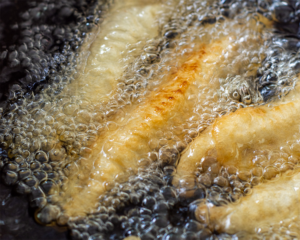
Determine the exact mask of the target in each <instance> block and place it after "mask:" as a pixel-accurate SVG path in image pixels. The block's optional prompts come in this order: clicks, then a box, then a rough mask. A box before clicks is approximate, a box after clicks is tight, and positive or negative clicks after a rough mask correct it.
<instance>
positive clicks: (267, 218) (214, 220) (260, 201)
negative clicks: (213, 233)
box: [195, 169, 300, 238]
mask: <svg viewBox="0 0 300 240" xmlns="http://www.w3.org/2000/svg"><path fill="white" fill-rule="evenodd" d="M299 172H300V171H299V169H298V170H296V171H295V172H287V173H286V174H284V175H283V176H281V177H280V178H278V179H276V180H274V181H269V182H267V183H264V184H260V185H258V186H256V187H254V189H253V193H252V194H251V195H249V196H246V197H244V198H242V199H241V201H240V202H238V203H231V204H229V205H225V206H221V207H216V206H214V205H213V204H210V203H208V204H203V203H202V204H200V205H199V206H198V208H197V210H196V211H195V215H196V218H197V219H198V220H199V221H201V222H205V223H207V224H210V225H212V226H213V228H214V229H215V230H217V231H218V232H220V233H221V232H226V233H229V234H236V233H239V234H242V233H244V234H254V233H256V232H263V231H264V230H268V229H269V228H270V227H271V226H274V225H276V224H277V225H278V224H280V222H281V221H283V220H286V219H290V222H291V223H290V224H292V223H297V224H299V222H300V218H299V216H300V215H299V214H300V208H299V201H300V173H299ZM298 226H299V225H298ZM276 230H279V229H275V230H274V231H276ZM290 231H291V235H293V236H295V237H296V238H299V237H300V229H294V228H293V229H290ZM245 236H248V237H249V235H245Z"/></svg>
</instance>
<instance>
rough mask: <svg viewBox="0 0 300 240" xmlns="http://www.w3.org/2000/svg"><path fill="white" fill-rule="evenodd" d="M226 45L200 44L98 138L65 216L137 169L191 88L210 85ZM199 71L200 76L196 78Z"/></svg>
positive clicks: (177, 113) (93, 201) (70, 195)
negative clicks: (117, 124)
mask: <svg viewBox="0 0 300 240" xmlns="http://www.w3.org/2000/svg"><path fill="white" fill-rule="evenodd" d="M228 45H229V39H228V38H223V39H221V40H217V41H213V43H211V44H209V45H202V46H201V47H200V49H199V50H198V51H196V52H194V53H193V56H191V57H190V58H189V59H188V60H187V61H186V62H185V63H184V64H182V66H181V67H180V68H179V69H178V70H177V71H176V72H175V73H172V74H171V75H170V76H169V77H168V81H167V83H166V84H163V85H162V86H160V87H159V88H158V89H157V90H156V91H153V92H151V93H150V95H149V96H148V97H147V99H146V100H145V102H144V103H143V104H141V105H138V106H135V107H133V109H131V110H130V114H128V116H129V118H128V122H127V124H126V125H125V126H123V127H121V128H120V129H118V130H117V131H115V132H108V133H107V134H106V135H105V136H104V137H103V138H102V139H100V141H99V143H98V145H97V146H95V147H94V149H93V151H94V152H95V155H93V157H92V159H96V160H95V162H90V172H89V176H90V177H89V178H88V179H85V181H81V180H79V181H78V180H77V176H74V178H73V179H71V180H70V183H69V185H68V188H67V192H66V195H65V196H64V201H67V202H65V203H63V208H64V209H65V211H66V213H67V214H68V215H80V214H81V215H83V214H85V213H86V212H88V211H89V210H90V209H91V208H94V207H95V205H96V204H97V198H98V197H99V196H100V195H101V194H103V193H104V191H105V183H106V182H111V181H113V180H114V177H115V176H116V175H118V174H121V173H123V172H124V171H126V170H127V169H129V168H132V169H136V168H137V161H138V160H139V159H140V158H141V157H142V156H143V154H145V153H147V152H149V151H150V150H151V149H150V147H149V141H150V140H151V139H153V138H155V136H156V134H157V132H158V131H159V130H160V129H162V128H163V127H164V126H167V125H168V124H171V123H172V121H178V118H180V113H181V112H182V108H183V107H184V108H186V107H188V106H185V102H186V99H187V98H188V96H189V94H188V93H189V88H190V86H191V85H193V84H198V85H201V84H205V85H208V84H209V81H210V80H211V77H212V76H213V74H214V72H215V71H216V69H217V67H218V64H217V63H218V59H219V58H220V56H221V54H222V51H223V50H224V49H226V47H227V46H228ZM203 60H206V61H203ZM210 60H214V61H210ZM212 63H213V64H212ZM199 72H201V73H202V74H201V75H197V74H196V73H199ZM210 86H211V87H212V88H215V89H217V87H218V83H217V82H214V83H210ZM190 107H191V106H190ZM85 167H87V164H86V163H85Z"/></svg>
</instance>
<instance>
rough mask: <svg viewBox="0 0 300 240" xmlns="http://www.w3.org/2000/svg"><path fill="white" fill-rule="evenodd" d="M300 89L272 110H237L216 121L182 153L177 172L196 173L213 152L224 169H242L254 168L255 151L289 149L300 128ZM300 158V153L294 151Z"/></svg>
mask: <svg viewBox="0 0 300 240" xmlns="http://www.w3.org/2000/svg"><path fill="white" fill-rule="evenodd" d="M299 109H300V94H299V86H298V87H296V89H294V90H293V92H292V93H291V95H290V96H288V97H287V98H286V99H285V100H284V101H282V102H277V103H274V106H273V107H267V106H261V107H251V108H243V109H238V110H237V111H236V112H234V113H230V114H228V115H226V116H224V117H222V118H219V119H217V120H216V121H215V122H214V123H213V124H212V125H211V126H210V127H209V128H208V129H206V130H205V131H204V132H203V133H202V134H201V135H200V136H199V137H198V138H196V139H195V140H194V141H193V143H192V144H191V145H190V146H189V147H188V149H187V150H186V151H185V152H184V153H183V155H182V157H181V159H180V163H179V165H178V168H177V171H178V173H179V174H182V175H184V174H190V173H193V172H194V168H195V164H196V163H198V162H200V161H201V159H202V158H203V157H205V156H207V155H208V154H210V153H211V152H214V154H216V157H217V160H218V161H219V162H220V163H221V164H223V165H233V166H235V167H237V168H239V169H251V168H252V167H253V166H254V163H253V161H252V159H253V158H254V156H255V155H254V152H253V151H254V150H263V149H273V150H275V149H279V148H280V147H281V146H286V144H287V141H289V140H291V139H292V138H293V135H294V134H296V133H299V126H300V122H299V119H300V111H299ZM291 154H295V155H296V156H297V155H298V156H299V149H297V148H293V149H291Z"/></svg>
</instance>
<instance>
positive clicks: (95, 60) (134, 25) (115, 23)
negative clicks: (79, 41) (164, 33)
mask: <svg viewBox="0 0 300 240" xmlns="http://www.w3.org/2000/svg"><path fill="white" fill-rule="evenodd" d="M162 9H163V4H161V3H158V1H155V0H145V1H139V0H131V1H116V2H115V4H114V5H113V8H112V9H111V10H110V11H109V13H107V16H106V18H105V20H104V21H103V23H102V24H101V26H100V27H99V28H98V33H95V40H94V41H93V42H92V44H91V46H89V45H88V43H87V44H86V46H84V48H85V51H83V52H84V53H85V54H86V55H88V57H87V59H86V64H85V67H84V68H83V69H82V71H83V73H82V74H81V76H80V77H79V79H77V80H76V81H75V82H74V83H72V84H71V85H70V86H69V87H68V90H69V89H70V88H71V89H72V90H71V91H73V93H74V94H75V95H76V94H77V95H79V96H81V97H82V98H85V99H86V100H89V101H92V102H99V103H100V102H102V101H104V102H105V101H107V100H108V99H109V98H110V96H111V94H112V93H114V90H115V89H116V87H117V83H118V80H119V79H120V78H121V76H122V74H123V72H124V71H125V69H126V67H127V66H128V64H129V63H131V62H132V61H133V59H134V58H135V57H136V55H138V53H139V52H140V51H141V49H142V47H143V46H144V45H145V42H146V40H149V39H152V38H154V37H156V36H157V35H158V24H157V22H156V19H157V17H158V15H159V14H160V13H161V12H162ZM69 91H70V90H69Z"/></svg>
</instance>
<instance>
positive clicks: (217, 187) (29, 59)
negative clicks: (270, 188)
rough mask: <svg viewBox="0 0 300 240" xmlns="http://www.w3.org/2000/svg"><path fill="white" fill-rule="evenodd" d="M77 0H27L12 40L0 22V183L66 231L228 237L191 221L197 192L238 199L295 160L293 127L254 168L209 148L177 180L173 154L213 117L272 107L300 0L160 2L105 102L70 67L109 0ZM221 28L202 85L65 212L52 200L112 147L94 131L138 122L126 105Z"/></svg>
mask: <svg viewBox="0 0 300 240" xmlns="http://www.w3.org/2000/svg"><path fill="white" fill-rule="evenodd" d="M86 4H87V3H86ZM86 4H83V5H80V4H79V5H77V4H72V3H71V2H68V3H66V2H60V3H59V4H54V3H51V2H47V3H35V2H28V3H26V4H25V3H24V6H23V7H24V9H26V11H24V12H22V13H21V14H20V15H19V16H17V17H16V18H17V19H18V22H19V23H17V24H15V25H12V26H9V28H11V29H14V31H15V32H19V33H20V36H21V38H20V39H18V40H14V44H11V45H10V46H8V45H5V44H7V43H8V42H9V39H5V38H4V37H3V36H2V35H3V34H2V31H3V30H2V28H1V25H0V41H1V43H2V42H3V46H4V47H3V49H5V50H4V51H2V52H1V51H0V69H1V73H0V78H1V79H2V80H1V83H0V84H1V86H4V88H5V91H3V93H2V94H1V95H0V97H1V98H2V100H5V101H2V102H3V103H1V105H2V106H4V107H3V109H2V108H1V112H0V116H1V118H0V122H1V127H0V144H1V148H2V149H3V150H4V151H3V153H1V158H0V168H1V174H2V175H1V176H2V179H3V182H4V183H5V184H7V185H9V186H12V187H13V189H14V191H15V192H16V193H18V194H22V195H23V194H24V195H27V196H28V198H29V203H30V206H31V207H33V208H35V209H36V213H35V217H36V219H37V220H38V222H40V223H41V224H48V223H51V222H52V223H53V222H55V223H56V224H57V225H58V226H65V225H67V226H68V228H69V229H70V231H71V236H72V238H73V239H124V238H126V237H129V236H138V237H139V238H141V239H142V240H144V239H145V240H147V239H162V240H170V239H182V240H183V239H206V238H210V237H215V238H218V237H221V238H222V237H223V238H231V237H232V236H229V235H228V236H227V235H226V234H224V235H217V234H216V233H215V232H214V231H213V228H212V227H211V226H209V225H207V224H206V221H205V220H203V221H202V220H201V219H200V220H199V219H198V218H197V216H195V209H196V206H197V205H198V204H199V202H204V201H205V202H209V203H212V204H214V205H215V206H223V205H227V204H228V203H231V202H238V201H239V199H240V198H242V197H243V196H247V195H250V194H251V193H252V188H253V187H254V186H256V185H258V184H263V183H264V182H267V181H270V180H272V179H274V178H276V177H278V176H280V174H282V173H284V172H286V171H288V170H293V169H294V168H295V167H297V163H298V158H297V156H294V155H293V154H291V153H290V151H289V149H296V148H297V147H298V145H299V143H298V140H299V139H300V137H299V134H298V135H297V134H295V136H294V137H293V139H292V140H291V141H289V142H288V143H287V144H286V146H282V147H281V148H280V149H278V150H277V151H274V150H273V149H264V150H257V151H255V153H254V156H255V157H254V158H253V159H252V162H253V164H254V166H255V167H254V168H253V169H251V170H249V169H238V168H236V167H234V166H223V165H221V164H220V163H218V161H217V160H216V158H215V157H214V155H213V154H212V155H211V156H208V157H205V158H203V159H202V161H201V162H200V163H198V165H197V166H196V167H195V172H191V173H190V175H188V176H179V175H178V174H177V173H176V165H177V164H178V162H179V161H180V156H181V152H182V151H184V149H186V147H187V146H188V144H189V143H191V142H192V141H193V139H195V138H196V137H197V136H199V135H200V134H201V133H202V132H203V131H204V130H205V129H206V128H207V127H208V126H210V125H211V124H212V123H213V122H214V121H215V119H216V118H219V117H222V116H223V115H225V114H228V113H231V112H235V111H236V110H237V109H239V108H245V107H254V106H258V105H263V104H266V103H268V104H269V105H272V104H273V103H274V102H276V101H277V100H280V99H282V98H283V97H284V96H286V95H287V94H288V93H289V92H290V91H292V90H293V87H294V86H295V84H296V82H297V78H296V76H295V73H299V71H300V70H299V69H300V62H299V59H300V58H299V53H298V50H299V47H300V41H299V39H298V38H299V26H298V25H299V17H300V15H299V11H300V5H299V4H298V3H296V2H292V1H291V2H289V3H287V2H274V3H270V2H269V1H244V2H243V1H223V0H222V1H189V0H186V1H184V0H182V1H172V0H167V1H164V2H163V4H162V5H163V6H162V9H161V12H162V14H160V15H159V17H158V18H157V24H158V26H159V33H158V36H156V37H154V38H152V39H149V40H147V41H144V40H142V41H140V42H137V43H135V44H132V45H130V46H129V47H128V48H129V50H128V49H127V50H128V56H125V57H124V59H125V58H126V57H127V60H128V59H130V61H129V60H128V62H126V61H127V60H126V59H125V60H124V62H126V69H125V71H124V72H123V74H122V76H121V77H120V78H119V79H116V88H115V89H114V90H113V91H112V93H109V94H108V95H107V96H106V97H107V98H106V99H105V100H104V101H102V100H101V101H100V100H99V101H96V100H95V99H97V95H93V91H94V92H95V90H94V89H93V85H91V83H92V82H89V80H88V79H87V78H82V76H84V74H82V72H81V71H80V68H81V67H82V66H81V65H84V64H85V62H86V60H87V48H88V47H89V45H90V44H91V43H92V42H93V41H95V40H94V39H95V38H96V37H97V33H95V32H97V30H95V29H97V25H99V26H100V31H101V21H102V19H101V18H100V14H103V16H104V19H105V16H106V15H105V14H106V12H107V14H109V11H110V8H109V7H110V6H111V7H112V8H113V7H114V4H113V3H104V2H100V3H97V2H95V3H94V2H89V3H88V4H89V6H88V5H86ZM115 4H117V3H115ZM25 5H26V6H25ZM71 6H72V7H71ZM73 6H76V7H73ZM103 12H105V13H103ZM54 16H55V17H54ZM107 16H109V15H107ZM42 23H43V24H42ZM6 25H7V26H8V23H6V22H4V24H3V26H5V27H7V26H6ZM89 32H93V34H89ZM7 38H8V37H7ZM224 38H229V39H230V40H229V44H230V46H229V47H228V49H224V50H223V52H222V55H221V56H219V58H218V59H212V60H211V59H205V61H206V62H208V63H209V61H212V65H211V68H212V69H213V70H214V71H216V72H215V73H210V72H209V71H208V70H207V72H204V73H203V74H202V75H201V73H197V74H198V75H197V76H196V77H195V79H198V78H204V79H205V77H207V78H208V79H209V81H208V83H201V82H199V81H197V80H196V81H194V82H193V83H192V84H191V86H190V87H189V88H188V90H187V94H186V95H185V96H186V97H185V101H184V104H183V107H182V109H180V111H179V112H180V113H177V114H176V113H175V114H173V113H172V114H173V115H172V117H170V120H168V121H169V122H168V123H166V124H164V125H163V126H161V127H160V128H159V129H158V130H155V134H154V135H155V136H154V137H153V138H151V140H150V141H149V143H147V146H146V147H145V149H147V151H144V152H142V153H137V158H138V159H137V161H136V162H137V163H136V165H137V167H136V168H135V166H132V168H131V169H123V170H124V171H123V173H122V174H117V175H116V178H115V179H114V180H113V182H110V181H108V182H105V190H106V191H105V194H103V195H101V196H99V199H98V200H97V205H96V206H95V207H93V208H91V209H90V210H89V211H88V212H87V213H86V216H83V217H82V216H81V217H70V216H68V215H67V214H65V212H64V207H63V204H62V203H61V199H67V198H68V191H73V190H72V189H71V188H70V186H73V185H72V183H73V182H75V185H76V184H77V185H76V186H77V188H78V189H81V188H84V187H85V184H86V182H87V180H90V179H94V178H95V176H93V175H91V172H92V169H95V162H96V160H95V159H97V158H98V157H99V155H100V153H98V152H101V154H102V153H104V154H106V152H108V151H109V149H107V148H106V145H105V144H107V143H106V142H105V143H103V142H101V141H103V139H105V141H107V142H111V141H115V140H117V139H110V137H109V136H110V134H111V136H114V135H113V134H112V133H114V134H115V133H118V131H122V129H123V128H124V127H125V126H126V124H128V123H130V121H132V122H134V119H133V120H132V117H134V116H131V115H130V111H131V109H134V108H137V107H138V106H142V105H143V104H144V103H146V102H147V101H149V96H150V94H151V92H155V91H157V89H161V86H164V84H165V85H167V84H168V80H169V78H168V76H169V75H170V74H176V72H178V71H179V70H178V69H180V68H181V66H182V65H183V64H184V63H185V61H187V60H188V59H189V58H190V57H191V56H193V53H194V52H196V51H198V50H199V49H201V46H202V45H201V44H206V45H209V44H210V43H212V42H214V41H221V40H222V39H224ZM84 39H86V40H84ZM123 40H124V39H123ZM120 41H121V40H120ZM4 43H5V44H4ZM84 44H86V45H84ZM82 45H83V47H82V48H81V49H80V46H82ZM127 50H126V51H127ZM129 52H130V53H132V52H133V53H134V54H133V55H130V56H129ZM209 74H210V75H209ZM16 79H17V80H16ZM78 79H80V81H79V80H78ZM215 86H217V89H216V87H215ZM32 90H34V91H32ZM91 93H92V94H91ZM107 136H108V137H107ZM101 144H102V145H101ZM141 145H142V143H141ZM108 146H109V145H108ZM100 148H101V150H99V149H100ZM97 151H98V152H97ZM124 154H125V153H124ZM111 174H114V173H113V172H112V173H111ZM74 179H75V180H74ZM95 179H96V178H95ZM70 182H71V185H70ZM70 189H71V190H70ZM76 191H77V190H76ZM76 191H75V190H74V192H76ZM79 191H80V190H79ZM67 201H69V200H67ZM22 209H24V208H22ZM22 209H21V210H22ZM8 214H9V213H8ZM295 227H297V225H295V223H290V222H289V223H286V224H285V223H282V226H280V227H278V228H277V227H276V226H273V227H272V228H271V229H270V231H269V232H270V234H271V233H272V234H273V235H274V236H275V235H276V234H282V235H278V236H283V235H284V236H285V235H286V236H290V235H289V231H290V232H292V231H293V228H295ZM276 229H279V230H278V233H277V230H276ZM263 234H265V233H263ZM262 236H264V235H262ZM234 237H238V236H234ZM257 237H261V235H260V234H259V233H258V236H257Z"/></svg>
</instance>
